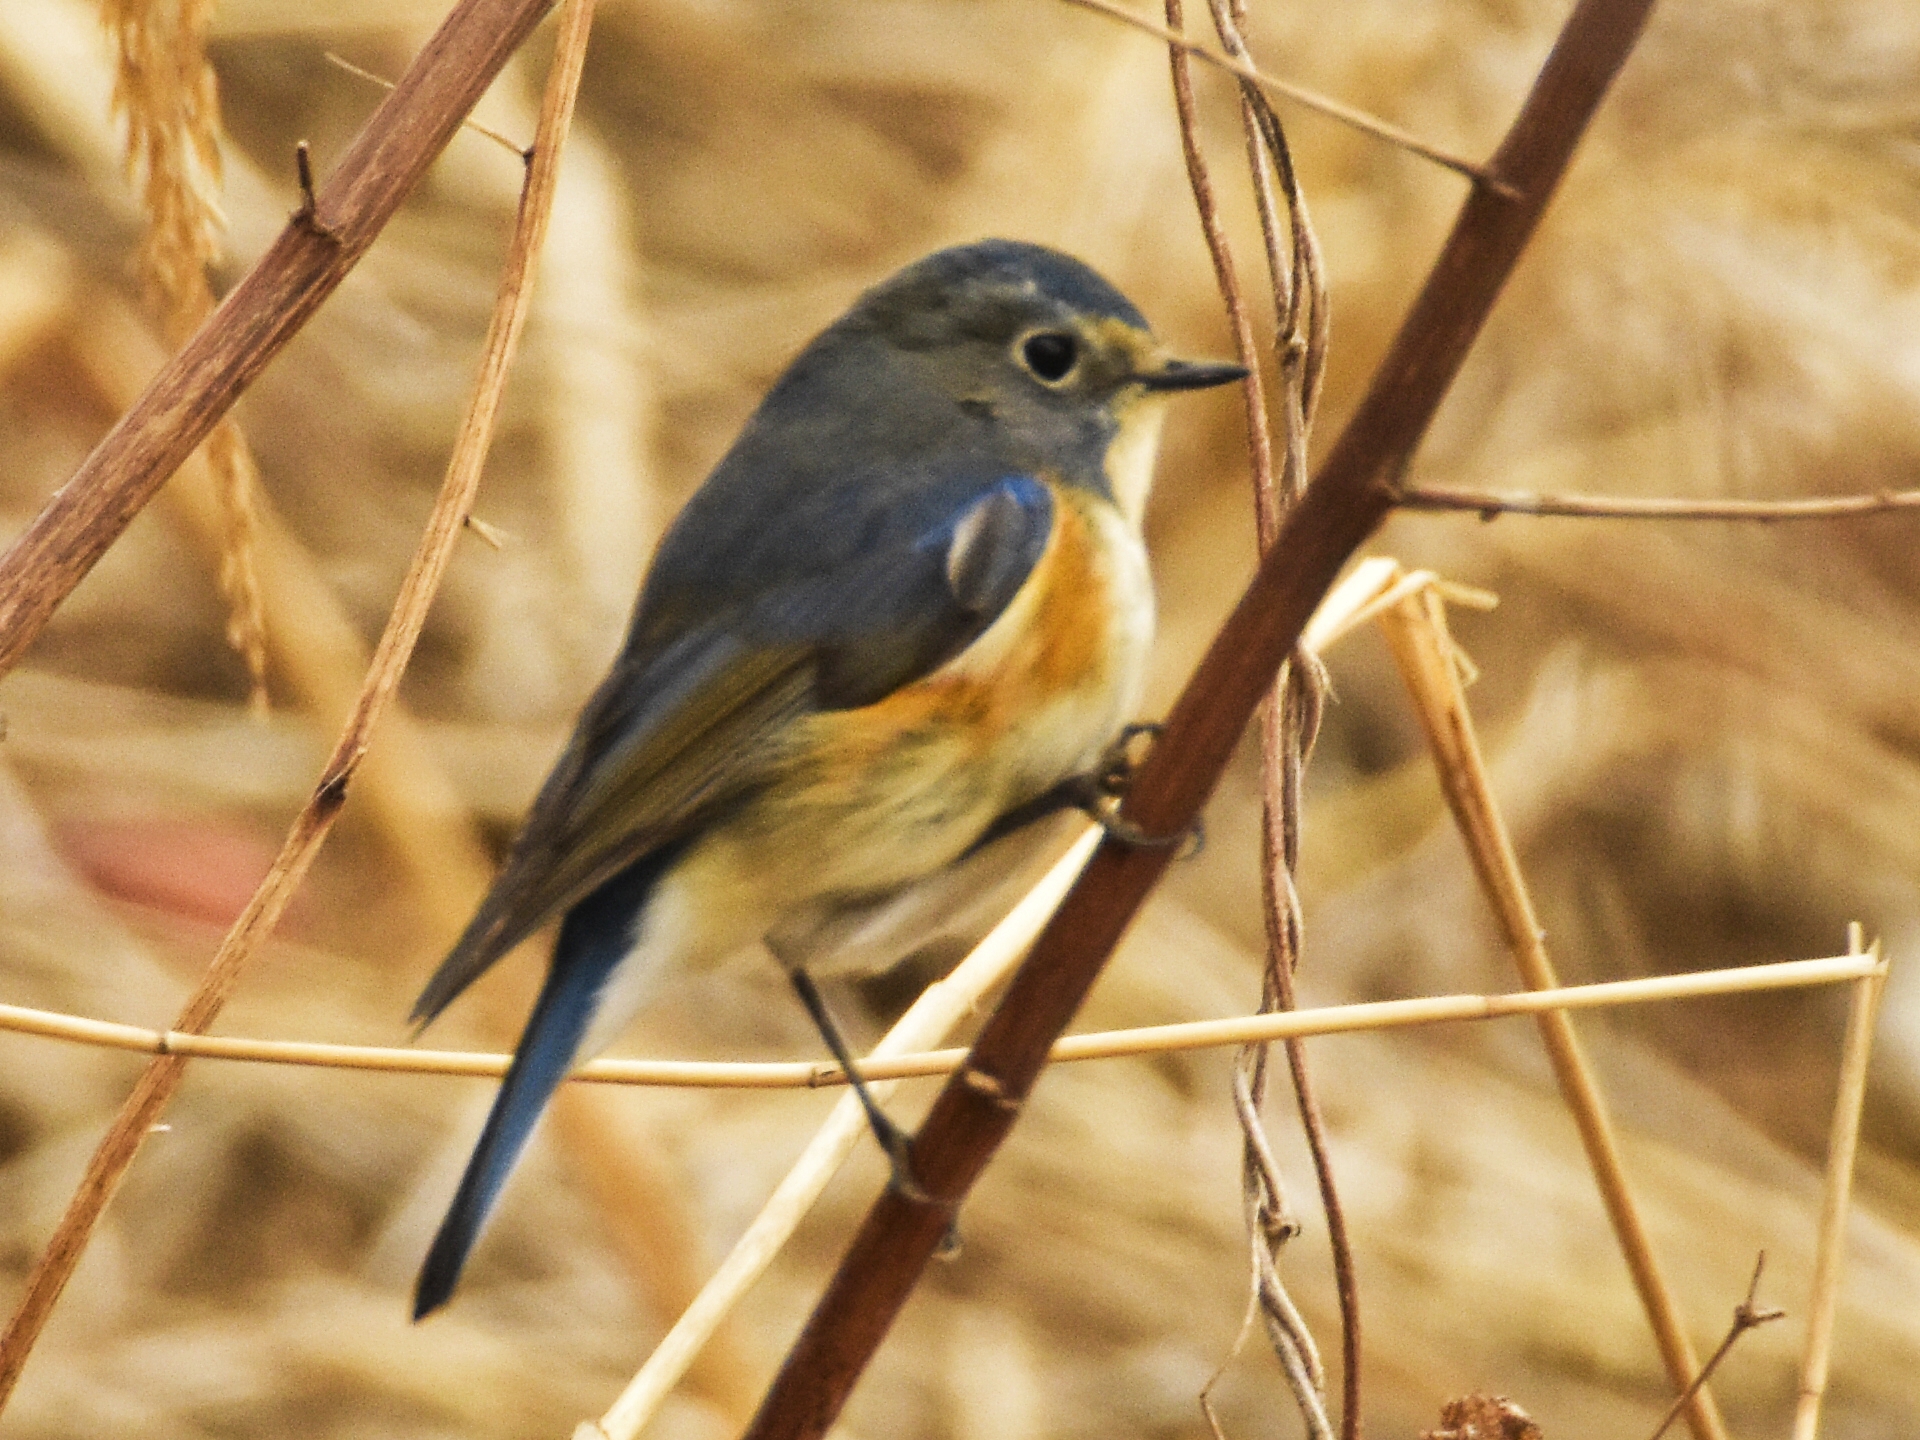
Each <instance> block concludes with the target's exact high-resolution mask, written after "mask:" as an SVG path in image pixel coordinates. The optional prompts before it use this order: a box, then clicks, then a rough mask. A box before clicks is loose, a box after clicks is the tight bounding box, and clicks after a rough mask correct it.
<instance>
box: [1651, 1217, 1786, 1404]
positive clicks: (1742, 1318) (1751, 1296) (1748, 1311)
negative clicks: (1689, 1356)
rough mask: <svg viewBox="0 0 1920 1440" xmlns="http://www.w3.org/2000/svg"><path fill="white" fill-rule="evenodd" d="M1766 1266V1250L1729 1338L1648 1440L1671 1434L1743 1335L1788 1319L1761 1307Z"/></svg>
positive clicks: (1729, 1329) (1755, 1267) (1781, 1312)
mask: <svg viewBox="0 0 1920 1440" xmlns="http://www.w3.org/2000/svg"><path fill="white" fill-rule="evenodd" d="M1766 1266H1767V1252H1766V1251H1764V1250H1762V1251H1761V1252H1760V1258H1759V1259H1757V1260H1755V1261H1754V1262H1753V1279H1751V1280H1749V1281H1748V1282H1747V1298H1746V1299H1744V1300H1742V1301H1741V1302H1740V1303H1739V1304H1738V1305H1736V1306H1734V1307H1733V1324H1732V1325H1730V1326H1728V1327H1727V1334H1726V1338H1725V1339H1724V1340H1722V1341H1721V1342H1720V1348H1719V1349H1717V1350H1715V1351H1714V1352H1713V1354H1711V1355H1709V1356H1708V1357H1707V1363H1706V1364H1704V1365H1702V1366H1701V1367H1700V1373H1699V1374H1698V1375H1696V1376H1694V1377H1693V1383H1692V1384H1691V1385H1689V1386H1687V1388H1686V1389H1684V1390H1682V1391H1681V1392H1680V1393H1679V1394H1678V1395H1676V1396H1675V1397H1674V1400H1673V1404H1671V1405H1669V1406H1668V1407H1667V1413H1666V1414H1665V1415H1663V1416H1661V1418H1660V1423H1659V1424H1658V1425H1656V1426H1654V1427H1653V1434H1651V1435H1649V1436H1648V1437H1647V1440H1660V1437H1661V1436H1662V1435H1664V1434H1666V1433H1667V1430H1668V1428H1669V1427H1670V1426H1672V1424H1673V1422H1674V1421H1675V1420H1677V1419H1678V1418H1679V1417H1680V1412H1681V1411H1682V1410H1684V1409H1686V1408H1687V1405H1688V1403H1689V1402H1691V1401H1692V1399H1693V1397H1694V1393H1695V1392H1696V1391H1698V1390H1699V1389H1700V1387H1701V1386H1702V1385H1705V1384H1706V1383H1707V1379H1708V1377H1709V1376H1711V1375H1712V1374H1713V1372H1714V1371H1715V1370H1717V1369H1719V1368H1720V1362H1721V1361H1722V1360H1724V1359H1726V1358H1727V1355H1728V1354H1729V1352H1731V1351H1732V1349H1733V1347H1734V1345H1735V1344H1736V1343H1737V1342H1738V1341H1739V1339H1740V1337H1741V1336H1742V1335H1744V1334H1746V1333H1747V1331H1749V1330H1757V1329H1759V1328H1760V1327H1761V1326H1762V1325H1765V1324H1767V1323H1768V1322H1769V1321H1772V1320H1784V1319H1785V1318H1786V1315H1787V1312H1786V1311H1784V1310H1781V1309H1777V1308H1773V1307H1769V1308H1768V1309H1765V1310H1762V1309H1761V1308H1760V1305H1759V1297H1760V1272H1761V1271H1762V1270H1764V1269H1766Z"/></svg>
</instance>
